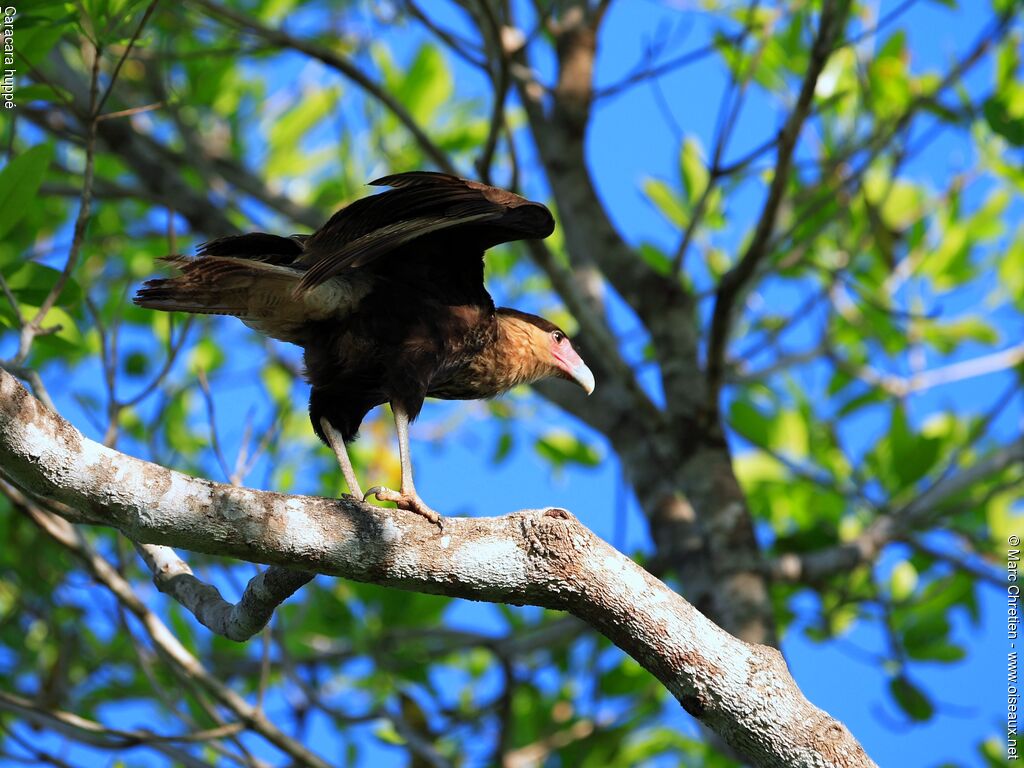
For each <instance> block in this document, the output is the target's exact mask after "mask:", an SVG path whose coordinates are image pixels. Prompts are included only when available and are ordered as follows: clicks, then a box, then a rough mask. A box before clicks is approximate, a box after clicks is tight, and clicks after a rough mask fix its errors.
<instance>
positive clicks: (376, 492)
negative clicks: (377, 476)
mask: <svg viewBox="0 0 1024 768" xmlns="http://www.w3.org/2000/svg"><path fill="white" fill-rule="evenodd" d="M390 490H391V489H390V488H385V487H384V486H383V485H375V486H373V488H371V489H370V490H368V491H367V492H366V493H364V494H363V501H367V500H368V499H369V498H370V497H371V496H376V497H377V499H378V500H379V501H384V499H381V497H380V494H382V493H384V492H385V491H390ZM392 493H393V491H392Z"/></svg>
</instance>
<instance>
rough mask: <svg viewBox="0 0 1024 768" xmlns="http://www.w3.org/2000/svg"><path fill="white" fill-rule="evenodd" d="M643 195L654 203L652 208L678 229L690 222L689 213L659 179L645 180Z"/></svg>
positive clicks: (673, 191)
mask: <svg viewBox="0 0 1024 768" xmlns="http://www.w3.org/2000/svg"><path fill="white" fill-rule="evenodd" d="M644 194H646V195H647V197H648V199H650V201H651V202H652V203H654V207H655V208H657V209H658V212H659V213H661V215H662V216H664V217H665V218H666V219H668V220H669V221H670V222H671V223H672V224H674V225H675V226H677V227H679V228H680V229H681V228H683V227H684V226H686V222H688V221H689V220H690V212H689V211H688V210H687V209H686V206H685V205H683V201H682V200H680V199H679V195H677V194H676V192H675V190H673V189H672V187H670V186H669V185H668V184H667V183H666V182H664V181H662V180H661V179H647V180H645V181H644Z"/></svg>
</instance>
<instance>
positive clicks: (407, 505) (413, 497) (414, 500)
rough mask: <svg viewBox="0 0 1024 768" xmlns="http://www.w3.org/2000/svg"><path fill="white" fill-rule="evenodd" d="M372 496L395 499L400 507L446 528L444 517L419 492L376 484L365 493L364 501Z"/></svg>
mask: <svg viewBox="0 0 1024 768" xmlns="http://www.w3.org/2000/svg"><path fill="white" fill-rule="evenodd" d="M371 496H373V497H374V498H376V499H377V500H378V501H393V502H394V503H395V504H397V505H398V508H399V509H404V510H406V511H408V512H415V513H416V514H417V515H420V516H421V517H425V518H426V519H427V520H429V521H430V522H432V523H433V524H434V525H436V526H437V527H438V528H442V529H443V528H444V518H442V517H441V515H439V514H438V513H437V512H435V511H434V510H432V509H431V508H430V507H428V506H427V504H426V503H425V502H424V501H423V499H421V498H420V497H419V494H417V493H399V492H398V491H393V490H391V489H390V488H385V487H384V486H383V485H375V486H373V488H371V489H370V490H368V491H367V492H366V493H365V494H364V495H363V501H366V500H367V499H368V498H370V497H371Z"/></svg>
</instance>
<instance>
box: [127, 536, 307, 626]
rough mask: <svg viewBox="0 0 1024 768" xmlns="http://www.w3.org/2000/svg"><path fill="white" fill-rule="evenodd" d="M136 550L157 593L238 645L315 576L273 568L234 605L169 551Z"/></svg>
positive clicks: (153, 547) (140, 547)
mask: <svg viewBox="0 0 1024 768" xmlns="http://www.w3.org/2000/svg"><path fill="white" fill-rule="evenodd" d="M136 549H138V551H139V554H140V555H142V559H143V560H145V561H146V565H148V566H149V569H150V570H151V571H152V572H153V583H154V584H156V587H157V589H159V590H160V591H161V592H163V593H164V594H165V595H168V596H170V597H172V598H174V599H175V600H177V601H178V602H179V603H181V604H182V605H183V606H184V607H185V608H187V609H188V610H189V611H190V612H191V613H192V614H193V615H194V616H195V617H196V619H197V620H198V621H199V623H200V624H202V625H203V626H204V627H206V628H208V629H209V630H210V631H211V632H214V633H216V634H218V635H221V636H223V637H226V638H228V639H229V640H235V641H237V642H245V641H246V640H248V639H249V638H250V637H252V636H253V635H255V634H256V633H257V632H260V631H261V630H262V629H263V628H264V627H265V626H267V622H269V621H270V617H271V616H273V615H274V609H275V608H277V606H279V605H280V604H281V603H283V602H284V601H285V600H287V599H288V598H289V597H291V596H292V595H293V594H295V592H296V590H298V589H299V588H300V587H302V586H303V585H305V584H308V583H309V582H310V581H311V580H312V579H313V576H314V575H315V574H312V573H306V572H305V571H295V570H291V569H289V568H281V567H278V566H272V567H270V568H268V569H267V570H265V571H263V572H261V573H260V574H258V575H257V576H254V577H253V578H252V579H251V580H250V581H249V583H248V584H247V585H246V587H245V592H243V593H242V599H241V600H239V601H238V603H236V604H234V605H232V604H231V603H229V602H228V601H227V600H225V599H224V598H223V597H221V594H220V591H219V590H218V589H217V588H216V587H215V586H213V585H212V584H207V583H206V582H204V581H201V580H200V579H198V578H196V576H195V575H194V574H193V573H192V569H191V568H189V566H188V563H186V562H185V561H184V560H182V559H181V558H180V557H178V555H177V554H176V553H175V552H174V550H173V549H171V548H170V547H162V546H159V545H156V544H137V545H136Z"/></svg>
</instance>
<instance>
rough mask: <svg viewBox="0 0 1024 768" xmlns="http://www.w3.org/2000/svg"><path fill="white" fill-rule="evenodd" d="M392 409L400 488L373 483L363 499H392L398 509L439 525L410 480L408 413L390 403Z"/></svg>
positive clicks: (437, 517) (435, 516) (436, 515)
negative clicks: (394, 488) (396, 436)
mask: <svg viewBox="0 0 1024 768" xmlns="http://www.w3.org/2000/svg"><path fill="white" fill-rule="evenodd" d="M391 408H392V410H393V411H394V413H395V429H396V430H397V431H398V457H399V459H400V460H401V462H402V489H401V491H397V492H396V491H393V490H391V489H390V488H385V487H384V486H381V485H375V486H374V487H373V488H371V489H370V490H368V491H367V492H366V494H365V495H364V496H363V500H364V501H365V500H366V499H368V498H369V497H370V496H375V497H377V499H378V500H380V501H393V502H395V504H397V505H398V508H399V509H405V510H408V511H409V512H415V513H416V514H417V515H422V516H423V517H425V518H427V520H429V521H430V522H432V523H434V524H435V525H438V526H440V525H441V515H439V514H438V513H437V512H435V511H434V510H432V509H431V508H430V507H428V506H427V505H426V503H424V501H423V499H421V498H420V497H419V494H418V493H416V486H415V485H414V484H413V482H412V456H411V455H410V454H409V414H407V413H406V412H405V410H404V409H403V408H402V407H401V406H398V405H395V404H394V403H392V405H391Z"/></svg>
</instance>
